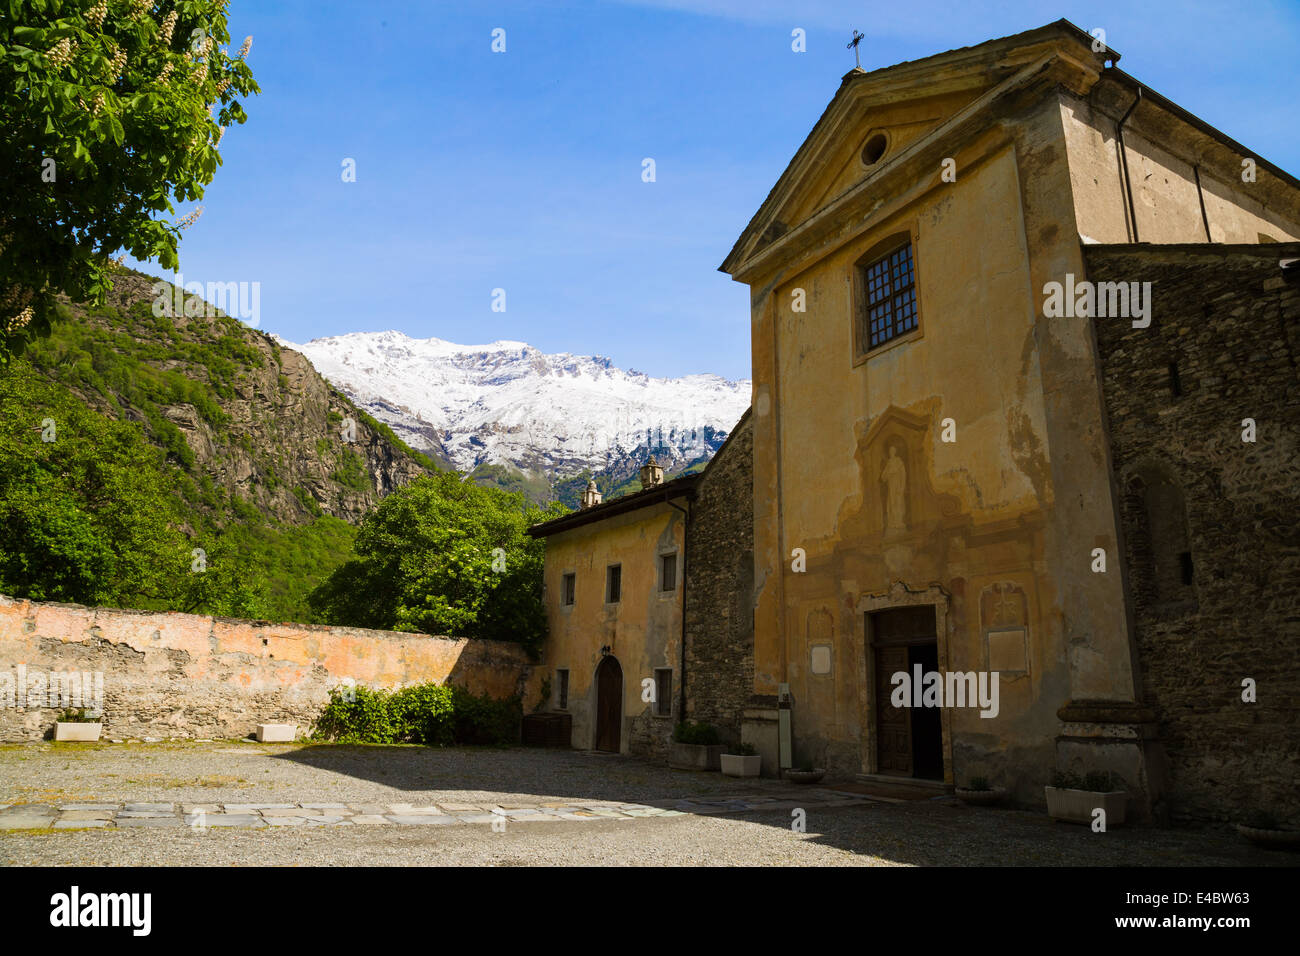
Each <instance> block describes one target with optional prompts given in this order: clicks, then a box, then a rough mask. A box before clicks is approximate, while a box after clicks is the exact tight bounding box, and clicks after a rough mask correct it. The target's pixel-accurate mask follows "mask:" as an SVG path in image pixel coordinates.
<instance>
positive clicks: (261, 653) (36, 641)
mask: <svg viewBox="0 0 1300 956" xmlns="http://www.w3.org/2000/svg"><path fill="white" fill-rule="evenodd" d="M69 672H71V673H75V674H84V675H96V674H102V675H103V677H102V682H103V703H104V733H103V739H128V738H130V739H141V738H157V739H185V738H217V739H220V738H234V737H244V736H246V735H248V734H249V733H251V732H252V731H253V730H254V729H255V727H256V725H257V724H260V723H296V724H298V726H299V729H300V732H306V730H307V729H308V728H309V726H310V725H311V722H312V721H313V720H314V719H315V718H316V717H317V716H318V715H319V714H320V712H321V709H322V708H323V707H324V705H325V703H326V701H327V700H328V699H329V692H330V690H331V689H332V688H334V687H338V686H340V685H346V684H347V682H349V681H353V682H355V683H357V684H362V685H366V686H369V687H385V688H394V687H399V686H405V685H407V684H415V683H421V682H424V681H437V682H439V683H442V682H450V683H453V684H456V685H459V686H461V687H464V688H466V689H467V690H469V691H471V692H473V693H483V692H487V693H488V694H491V695H492V696H494V697H508V696H510V695H512V694H522V695H524V699H525V703H527V702H529V701H530V700H531V699H532V698H533V697H535V696H536V695H537V688H536V687H534V686H533V685H534V684H535V683H537V682H538V679H539V677H540V675H538V678H535V676H534V673H533V668H532V666H531V665H530V662H529V661H528V657H527V655H526V654H525V653H524V650H523V649H522V648H521V647H520V646H519V645H517V644H511V643H507V642H502V641H483V640H467V639H464V638H447V637H430V636H428V635H425V634H407V633H401V632H397V631H368V630H362V629H359V628H346V627H319V626H311V625H305V624H271V623H268V622H265V621H240V620H233V619H229V618H214V617H207V616H201V615H196V614H178V613H164V612H157V611H128V610H119V609H116V608H102V607H93V608H92V607H83V606H81V605H79V604H52V603H41V602H36V601H25V600H15V599H13V598H8V597H5V596H3V595H0V740H39V739H42V738H43V737H45V736H46V735H47V734H48V733H49V731H50V729H51V728H52V727H53V725H54V722H55V719H56V717H57V713H58V708H59V706H60V701H58V700H50V699H49V698H48V696H47V697H46V699H45V700H44V701H36V700H34V698H35V696H36V695H37V694H38V693H40V692H41V691H42V690H43V689H44V685H45V684H47V683H48V681H49V675H66V674H68V673H69ZM90 680H91V681H92V683H93V680H94V679H93V678H90ZM20 683H22V684H24V685H25V691H26V693H23V694H20V693H19V690H20V688H19V686H18V685H19V684H20ZM55 696H56V697H57V696H58V695H57V694H56V695H55ZM29 703H36V704H37V706H24V705H25V704H29ZM42 703H43V704H45V705H47V706H40V704H42ZM50 704H52V705H54V706H48V705H50Z"/></svg>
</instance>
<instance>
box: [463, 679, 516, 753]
mask: <svg viewBox="0 0 1300 956" xmlns="http://www.w3.org/2000/svg"><path fill="white" fill-rule="evenodd" d="M451 694H452V700H453V701H454V705H455V715H454V718H453V720H454V738H455V742H456V743H458V744H479V745H482V746H487V747H510V746H513V745H515V744H518V743H519V728H520V722H521V721H522V720H523V719H524V707H523V701H522V700H521V699H520V698H519V697H517V696H516V697H506V698H504V699H502V700H494V699H493V698H491V697H489V696H488V695H487V694H486V693H483V694H480V695H478V696H475V695H473V694H471V693H470V692H469V691H467V690H463V689H462V688H460V687H453V688H452V689H451Z"/></svg>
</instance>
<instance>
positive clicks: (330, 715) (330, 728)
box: [312, 685, 394, 744]
mask: <svg viewBox="0 0 1300 956" xmlns="http://www.w3.org/2000/svg"><path fill="white" fill-rule="evenodd" d="M348 696H351V697H352V699H351V700H348ZM389 696H390V695H389V694H388V692H387V691H383V690H371V689H370V688H369V687H363V686H361V685H357V686H356V687H355V688H352V693H351V694H345V693H344V691H343V689H342V688H335V689H334V690H332V691H330V701H329V703H328V704H326V705H325V710H324V712H323V713H322V714H321V715H320V717H318V718H317V720H316V728H315V730H314V732H313V734H312V736H313V737H316V738H318V739H322V740H336V741H338V742H339V743H345V744H388V743H393V742H394V741H393V731H394V728H393V722H392V718H391V716H390V713H389Z"/></svg>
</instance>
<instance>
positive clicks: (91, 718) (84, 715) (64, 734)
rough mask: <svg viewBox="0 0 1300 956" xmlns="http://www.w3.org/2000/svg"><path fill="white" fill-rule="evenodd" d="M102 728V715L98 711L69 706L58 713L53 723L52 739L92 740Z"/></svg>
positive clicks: (94, 739) (97, 737) (96, 738)
mask: <svg viewBox="0 0 1300 956" xmlns="http://www.w3.org/2000/svg"><path fill="white" fill-rule="evenodd" d="M103 729H104V723H103V716H102V715H101V713H100V712H99V711H94V710H91V711H88V710H86V708H85V707H75V708H74V707H69V708H68V709H67V710H65V711H63V712H62V713H61V714H59V719H58V720H57V721H56V722H55V724H54V739H55V740H78V741H85V742H94V741H96V740H98V739H99V734H100V732H101V731H102V730H103Z"/></svg>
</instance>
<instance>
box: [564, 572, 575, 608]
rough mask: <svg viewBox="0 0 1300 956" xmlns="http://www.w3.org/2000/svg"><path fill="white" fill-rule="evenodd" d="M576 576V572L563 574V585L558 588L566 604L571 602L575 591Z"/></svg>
mask: <svg viewBox="0 0 1300 956" xmlns="http://www.w3.org/2000/svg"><path fill="white" fill-rule="evenodd" d="M577 586H578V576H577V575H576V574H566V575H565V576H564V586H563V587H562V588H561V589H560V592H561V595H562V597H561V600H562V601H563V602H564V603H565V604H566V605H571V604H572V603H573V598H574V595H575V594H576V593H577Z"/></svg>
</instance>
